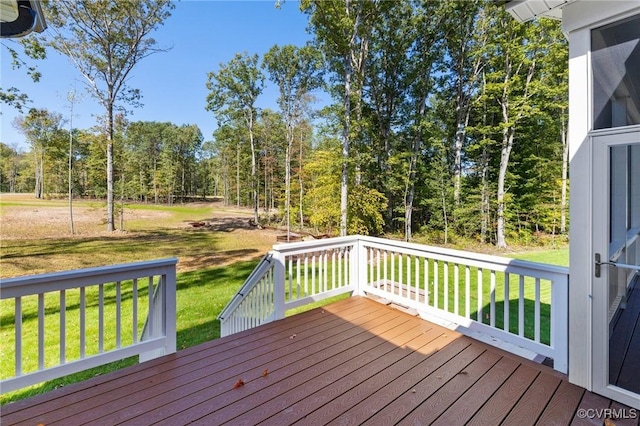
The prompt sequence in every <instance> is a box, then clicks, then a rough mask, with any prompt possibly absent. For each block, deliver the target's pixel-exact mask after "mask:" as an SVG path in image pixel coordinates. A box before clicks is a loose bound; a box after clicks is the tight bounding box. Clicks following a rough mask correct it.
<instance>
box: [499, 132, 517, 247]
mask: <svg viewBox="0 0 640 426" xmlns="http://www.w3.org/2000/svg"><path fill="white" fill-rule="evenodd" d="M505 122H506V120H505ZM514 133H515V129H514V128H513V127H507V128H505V129H503V131H502V150H501V152H500V169H499V170H498V193H497V196H498V197H497V198H498V199H497V206H496V210H497V211H496V214H497V230H496V233H497V235H496V246H497V247H498V248H506V247H507V241H506V237H505V229H506V221H505V217H504V213H505V195H506V191H505V180H506V177H507V166H508V165H509V156H510V155H511V150H512V148H513V137H514Z"/></svg>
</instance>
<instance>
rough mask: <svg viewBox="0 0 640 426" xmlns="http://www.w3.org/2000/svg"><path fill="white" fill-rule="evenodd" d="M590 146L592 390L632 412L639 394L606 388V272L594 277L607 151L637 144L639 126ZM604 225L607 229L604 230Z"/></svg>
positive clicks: (601, 238) (603, 249)
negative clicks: (631, 408)
mask: <svg viewBox="0 0 640 426" xmlns="http://www.w3.org/2000/svg"><path fill="white" fill-rule="evenodd" d="M590 142H591V144H590V145H591V151H592V153H591V154H592V155H591V178H592V179H591V188H592V205H591V214H592V222H591V228H592V229H591V247H592V252H591V265H592V274H591V279H592V285H591V289H592V303H591V319H592V340H591V353H592V356H591V361H592V362H591V378H592V390H593V392H596V393H598V394H601V395H603V396H606V397H608V398H611V399H614V400H616V401H619V402H621V403H623V404H626V405H629V406H631V407H634V408H640V394H636V393H633V392H630V391H628V390H626V389H623V388H620V387H618V386H614V385H611V384H609V299H608V288H609V282H608V276H609V274H608V273H607V268H611V267H613V266H606V265H603V266H602V273H601V274H600V277H596V276H595V256H596V253H600V254H601V255H602V261H603V262H607V261H608V256H609V220H610V211H609V210H610V209H609V206H610V204H609V203H610V200H609V197H610V147H612V146H616V145H627V144H632V143H639V144H640V126H627V127H619V128H613V129H603V130H598V131H593V132H591V134H590ZM604 224H606V226H603V225H604Z"/></svg>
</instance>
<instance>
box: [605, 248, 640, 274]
mask: <svg viewBox="0 0 640 426" xmlns="http://www.w3.org/2000/svg"><path fill="white" fill-rule="evenodd" d="M595 263H596V264H595V275H596V278H600V275H601V267H602V265H611V266H615V267H616V268H620V269H629V270H632V271H636V272H640V265H628V264H625V263H618V262H602V259H601V256H600V253H596V254H595Z"/></svg>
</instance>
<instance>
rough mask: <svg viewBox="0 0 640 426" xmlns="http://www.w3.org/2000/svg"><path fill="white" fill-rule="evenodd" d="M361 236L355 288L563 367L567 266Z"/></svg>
mask: <svg viewBox="0 0 640 426" xmlns="http://www.w3.org/2000/svg"><path fill="white" fill-rule="evenodd" d="M359 240H360V245H359V256H360V264H359V269H360V270H361V271H362V272H361V273H360V276H361V279H360V291H364V292H365V293H367V294H373V295H376V296H379V297H383V298H385V299H387V300H389V301H391V302H393V303H397V304H400V305H402V306H406V307H408V308H413V309H415V310H417V311H418V312H419V313H420V314H423V315H428V316H433V317H437V318H442V319H445V320H447V321H450V322H452V323H455V324H457V325H458V326H459V330H460V331H464V332H465V333H470V332H475V331H479V332H481V333H483V334H484V335H487V336H491V337H494V338H497V339H500V340H501V341H503V342H507V343H511V344H514V345H516V346H519V347H522V348H524V349H528V350H530V351H533V352H535V353H537V354H540V355H544V356H546V357H550V358H553V360H554V368H555V369H556V370H558V371H562V372H565V373H566V372H567V363H568V358H567V356H568V334H567V333H568V321H569V320H568V292H569V270H568V268H564V267H559V266H553V265H546V264H540V263H534V262H525V261H520V260H514V259H509V258H503V257H497V256H487V255H482V254H477V253H470V252H464V251H458V250H447V249H443V248H439V247H430V246H424V245H419V244H410V243H403V242H399V241H391V240H384V239H379V238H369V237H360V238H359Z"/></svg>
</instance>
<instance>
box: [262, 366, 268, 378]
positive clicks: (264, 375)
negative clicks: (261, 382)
mask: <svg viewBox="0 0 640 426" xmlns="http://www.w3.org/2000/svg"><path fill="white" fill-rule="evenodd" d="M267 374H269V370H267V369H266V368H265V369H264V370H262V377H267Z"/></svg>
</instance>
